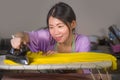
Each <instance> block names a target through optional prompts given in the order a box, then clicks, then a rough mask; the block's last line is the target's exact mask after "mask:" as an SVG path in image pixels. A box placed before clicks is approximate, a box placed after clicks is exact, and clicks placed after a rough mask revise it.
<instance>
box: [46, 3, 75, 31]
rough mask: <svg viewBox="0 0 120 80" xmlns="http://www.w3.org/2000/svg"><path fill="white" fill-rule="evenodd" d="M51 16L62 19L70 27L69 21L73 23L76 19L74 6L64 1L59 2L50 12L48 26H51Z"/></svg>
mask: <svg viewBox="0 0 120 80" xmlns="http://www.w3.org/2000/svg"><path fill="white" fill-rule="evenodd" d="M50 16H52V17H54V18H57V19H59V20H61V21H62V22H63V23H65V24H66V25H67V26H68V28H69V25H68V24H69V23H71V22H72V21H73V20H75V21H76V15H75V13H74V11H73V9H72V7H71V6H69V5H68V4H66V3H63V2H59V3H57V4H55V5H54V6H53V7H52V8H51V9H50V11H49V12H48V15H47V26H49V18H50ZM69 29H70V28H69Z"/></svg>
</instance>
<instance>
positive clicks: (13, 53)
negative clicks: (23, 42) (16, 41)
mask: <svg viewBox="0 0 120 80" xmlns="http://www.w3.org/2000/svg"><path fill="white" fill-rule="evenodd" d="M27 51H28V50H26V48H25V47H24V46H22V47H21V49H20V50H17V49H14V48H11V49H10V51H9V52H8V54H7V55H6V59H8V60H12V61H14V62H16V63H19V64H23V65H28V64H29V59H28V58H27V57H26V53H27Z"/></svg>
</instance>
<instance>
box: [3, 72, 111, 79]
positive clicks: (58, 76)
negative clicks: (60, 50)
mask: <svg viewBox="0 0 120 80" xmlns="http://www.w3.org/2000/svg"><path fill="white" fill-rule="evenodd" d="M94 76H95V78H96V80H100V77H99V75H98V74H94ZM102 76H103V80H108V79H107V77H106V75H105V74H102ZM1 80H93V79H92V78H91V75H89V74H77V73H70V74H58V73H56V74H53V73H49V74H46V73H22V74H20V73H19V74H4V75H3V78H2V79H1ZM109 80H111V76H109Z"/></svg>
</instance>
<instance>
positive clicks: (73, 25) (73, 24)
mask: <svg viewBox="0 0 120 80" xmlns="http://www.w3.org/2000/svg"><path fill="white" fill-rule="evenodd" d="M76 24H77V23H76V21H75V20H73V21H72V23H71V27H72V29H74V28H75V27H76Z"/></svg>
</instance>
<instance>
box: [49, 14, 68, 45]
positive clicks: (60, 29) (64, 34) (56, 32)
mask: <svg viewBox="0 0 120 80" xmlns="http://www.w3.org/2000/svg"><path fill="white" fill-rule="evenodd" d="M49 31H50V34H51V35H52V37H53V38H54V39H55V40H56V41H57V42H58V43H64V42H65V41H66V40H67V39H68V37H69V34H70V33H69V32H70V31H69V29H68V27H67V25H66V24H64V23H63V22H62V21H61V20H59V19H57V18H54V17H52V16H51V17H50V18H49Z"/></svg>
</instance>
